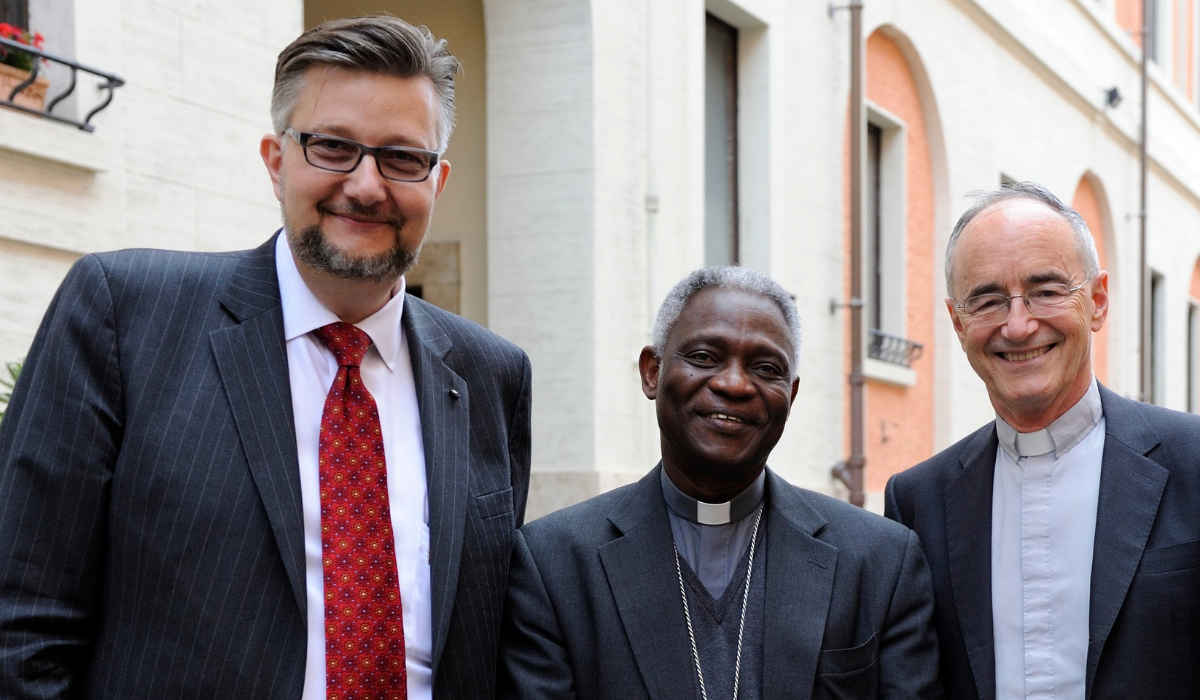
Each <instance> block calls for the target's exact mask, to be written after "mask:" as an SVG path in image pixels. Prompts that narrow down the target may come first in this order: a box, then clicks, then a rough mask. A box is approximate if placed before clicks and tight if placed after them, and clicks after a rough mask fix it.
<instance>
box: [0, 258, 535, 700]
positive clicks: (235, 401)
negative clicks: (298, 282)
mask: <svg viewBox="0 0 1200 700" xmlns="http://www.w3.org/2000/svg"><path fill="white" fill-rule="evenodd" d="M403 318H404V321H403V323H404V330H405V333H406V336H407V339H408V343H409V349H410V354H411V357H412V364H413V374H414V376H415V378H416V385H417V399H418V404H419V406H420V411H421V424H422V432H423V437H424V443H425V457H426V469H427V473H428V478H429V527H430V565H431V577H432V581H431V583H432V596H433V611H432V617H433V645H434V655H433V665H434V669H435V676H434V696H435V697H436V698H483V697H489V696H490V695H491V694H492V692H493V691H492V689H493V685H494V682H495V681H494V677H495V647H496V641H497V635H498V630H499V625H500V612H501V606H502V605H503V600H504V582H505V580H506V577H507V571H508V563H509V553H510V549H511V542H512V538H513V532H514V529H515V527H516V526H518V525H520V523H521V521H522V520H523V518H524V512H525V498H526V494H527V492H528V486H529V416H530V369H529V361H528V359H527V358H526V356H525V354H524V353H523V352H522V351H521V350H520V349H518V348H517V347H515V346H513V345H511V344H510V343H508V342H506V341H504V340H501V339H500V338H499V337H497V336H496V335H494V334H492V333H490V332H488V331H486V330H484V329H483V328H481V327H479V326H477V325H475V324H473V323H471V322H469V321H465V320H463V319H461V318H459V317H457V316H454V315H452V314H449V313H447V312H444V311H441V310H439V309H436V308H434V307H433V306H430V305H429V304H426V303H424V302H422V301H421V300H419V299H415V298H413V297H409V298H407V299H406V300H405V312H404V317H403ZM451 389H456V390H457V392H458V395H459V398H457V399H455V398H453V397H452V396H451V395H450V390H451ZM303 540H304V533H303V525H302V521H301V502H300V482H299V474H298V467H297V458H296V441H295V430H294V428H293V421H292V411H291V398H290V388H289V381H288V368H287V357H286V354H285V349H284V336H283V319H282V314H281V310H280V301H279V287H278V282H277V279H276V275H275V261H274V242H273V240H272V241H269V242H268V243H267V244H265V245H263V246H261V247H259V248H258V249H256V250H253V251H245V252H239V253H222V254H201V253H176V252H166V251H149V250H138V251H122V252H117V253H105V254H101V255H89V256H87V257H84V258H82V259H81V260H80V261H79V262H78V263H77V264H76V265H75V266H74V268H72V270H71V272H70V274H69V275H68V276H67V279H66V280H65V281H64V282H63V285H62V287H61V288H60V289H59V292H58V294H57V296H56V297H55V299H54V301H53V302H52V303H51V305H50V309H49V310H48V311H47V313H46V317H45V319H44V320H43V322H42V326H41V328H40V329H39V330H38V333H37V336H36V338H35V339H34V343H33V347H32V349H31V350H30V354H29V358H28V360H27V362H26V364H25V369H24V371H23V373H22V375H21V378H20V381H19V382H18V384H17V388H16V391H15V394H14V397H13V401H12V403H11V405H10V407H9V410H8V413H7V415H6V417H5V419H4V421H3V424H2V426H0V696H3V697H22V698H24V697H30V698H43V697H60V696H71V697H76V696H83V697H105V698H193V697H194V698H298V697H299V696H300V693H301V689H302V687H303V682H304V664H305V649H306V644H307V630H306V610H305V583H304V581H305V578H304V542H303Z"/></svg>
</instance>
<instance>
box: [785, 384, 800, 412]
mask: <svg viewBox="0 0 1200 700" xmlns="http://www.w3.org/2000/svg"><path fill="white" fill-rule="evenodd" d="M799 391H800V377H796V378H795V379H793V380H792V395H791V397H790V398H788V415H789V416H790V415H792V404H794V403H796V393H797V392H799Z"/></svg>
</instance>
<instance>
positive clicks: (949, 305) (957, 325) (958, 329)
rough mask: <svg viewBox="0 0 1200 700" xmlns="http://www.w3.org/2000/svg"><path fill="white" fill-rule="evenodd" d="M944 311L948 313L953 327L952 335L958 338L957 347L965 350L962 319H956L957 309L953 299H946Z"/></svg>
mask: <svg viewBox="0 0 1200 700" xmlns="http://www.w3.org/2000/svg"><path fill="white" fill-rule="evenodd" d="M946 311H949V312H950V323H951V324H953V326H954V334H955V335H957V336H958V344H959V346H960V347H962V349H963V350H966V349H967V343H966V332H965V331H964V330H963V324H962V319H960V318H959V317H958V308H957V307H956V306H954V300H953V299H950V298H947V299H946Z"/></svg>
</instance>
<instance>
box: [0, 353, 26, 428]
mask: <svg viewBox="0 0 1200 700" xmlns="http://www.w3.org/2000/svg"><path fill="white" fill-rule="evenodd" d="M21 365H22V363H21V362H5V363H4V367H5V369H7V370H8V377H3V376H0V387H3V388H0V408H8V402H9V401H10V400H11V399H12V392H13V387H15V386H16V385H17V375H19V374H21ZM0 420H4V411H0Z"/></svg>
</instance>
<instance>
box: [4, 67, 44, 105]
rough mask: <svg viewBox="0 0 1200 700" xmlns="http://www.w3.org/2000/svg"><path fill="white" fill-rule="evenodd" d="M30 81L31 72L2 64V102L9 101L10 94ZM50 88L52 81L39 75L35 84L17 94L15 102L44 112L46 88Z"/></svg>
mask: <svg viewBox="0 0 1200 700" xmlns="http://www.w3.org/2000/svg"><path fill="white" fill-rule="evenodd" d="M28 79H29V71H27V70H21V69H20V68H14V67H12V66H7V65H4V64H3V63H0V102H5V101H7V100H8V93H10V92H12V91H13V88H15V87H16V86H17V85H20V84H21V83H23V82H25V81H26V80H28ZM49 86H50V79H49V78H47V77H46V76H44V75H39V76H38V78H37V80H35V81H33V84H32V85H30V86H29V87H27V88H25V89H24V90H22V91H21V92H19V93H17V96H16V97H15V98H14V99H13V102H15V103H16V104H19V105H21V106H22V107H29V108H30V109H36V110H42V109H45V107H46V88H47V87H49Z"/></svg>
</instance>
